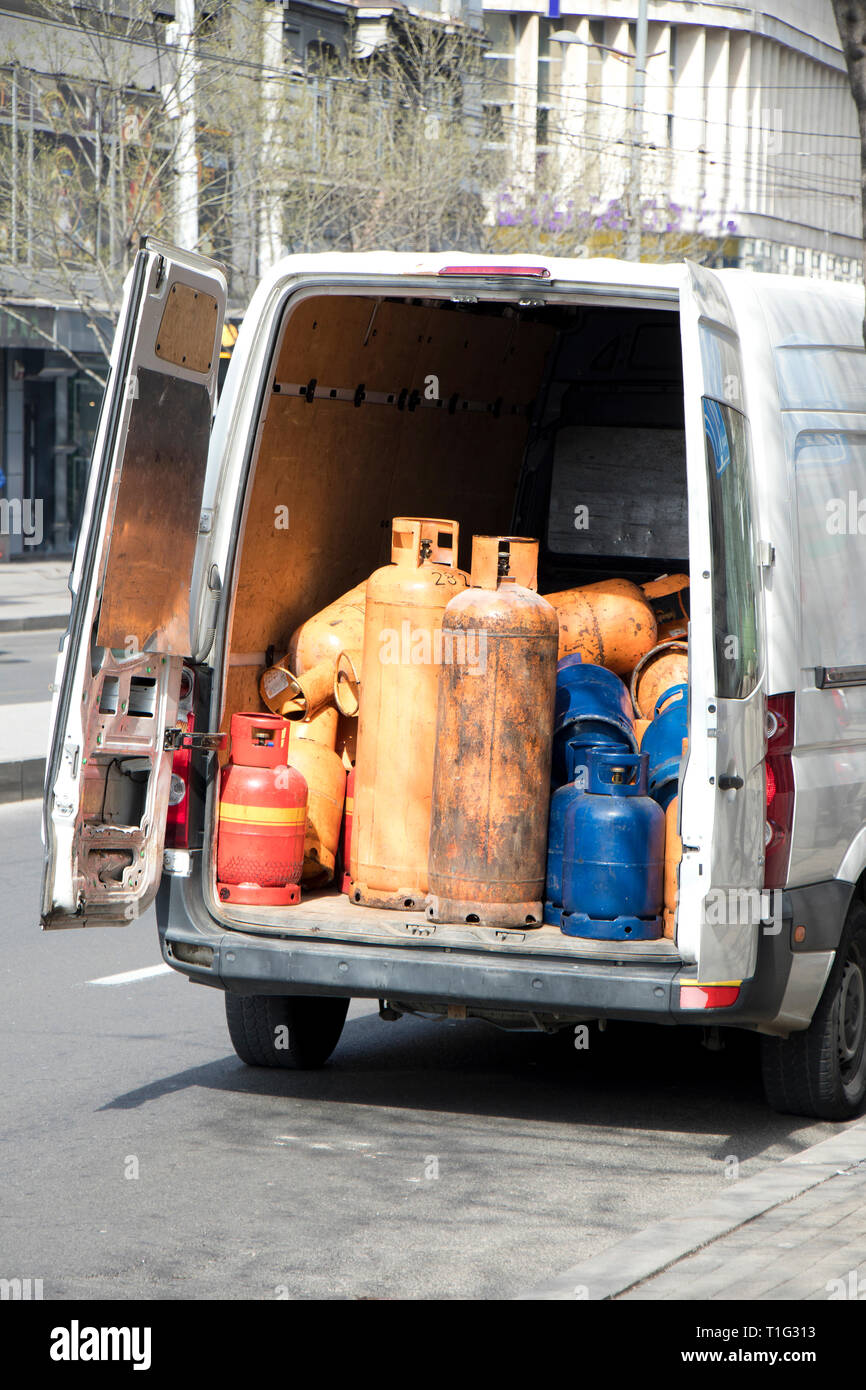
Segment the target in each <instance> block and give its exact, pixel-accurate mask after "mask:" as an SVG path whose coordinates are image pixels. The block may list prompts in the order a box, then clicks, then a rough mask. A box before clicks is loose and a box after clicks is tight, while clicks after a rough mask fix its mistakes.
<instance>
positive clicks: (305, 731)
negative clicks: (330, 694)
mask: <svg viewBox="0 0 866 1390" xmlns="http://www.w3.org/2000/svg"><path fill="white" fill-rule="evenodd" d="M339 723H340V716H339V715H338V714H337V711H336V710H335V709H334V708H333V707H332V706H330V705H326V706H325V708H324V709H320V710H319V712H318V714H314V715H313V717H312V719H298V720H295V721H293V722H292V737H293V738H308V739H309V740H310V741H311V742H312V743H320V744H321V745H322V747H323V748H330V749H331V750H333V749H334V748H335V747H336V743H337V729H338V727H339Z"/></svg>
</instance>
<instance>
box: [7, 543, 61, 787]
mask: <svg viewBox="0 0 866 1390" xmlns="http://www.w3.org/2000/svg"><path fill="white" fill-rule="evenodd" d="M69 564H70V562H69V560H66V559H59V558H58V559H56V560H34V561H19V562H10V563H9V564H0V633H3V632H7V633H14V632H38V631H44V632H48V631H52V630H53V631H56V632H57V634H58V637H59V635H60V633H61V632H62V631H63V630H64V628H65V627H66V624H67V621H68V617H69V605H70V601H71V599H70V593H69V588H68V583H67V581H68V577H69ZM50 713H51V702H50V700H44V701H30V702H28V703H23V704H6V705H3V706H2V709H0V802H8V801H20V800H22V799H26V798H28V797H33V796H41V795H42V783H43V780H44V777H45V754H46V751H47V743H48V729H49V722H50Z"/></svg>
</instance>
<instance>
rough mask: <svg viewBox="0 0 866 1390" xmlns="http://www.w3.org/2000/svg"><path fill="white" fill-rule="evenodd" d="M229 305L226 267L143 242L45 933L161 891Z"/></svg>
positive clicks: (63, 668) (126, 315)
mask: <svg viewBox="0 0 866 1390" xmlns="http://www.w3.org/2000/svg"><path fill="white" fill-rule="evenodd" d="M225 303H226V281H225V276H224V274H223V271H222V270H221V268H220V267H219V266H218V265H217V264H216V263H215V262H213V261H209V260H206V259H205V258H203V257H200V256H195V255H191V254H189V253H187V252H183V251H178V250H176V249H175V248H174V247H169V246H166V245H164V244H162V243H160V242H155V241H152V240H150V239H146V240H145V241H144V242H143V243H142V247H141V250H140V251H139V252H138V254H137V256H136V260H135V264H134V266H133V269H132V271H131V272H130V276H129V278H128V280H127V285H126V291H125V296H124V303H123V308H122V311H121V317H120V322H119V325H118V329H117V333H116V336H115V342H114V348H113V351H112V358H111V366H110V373H109V378H108V384H107V386H106V391H105V396H104V399H103V404H102V413H101V415H100V421H99V427H98V430H97V436H96V443H95V446H94V453H93V459H92V461H91V466H90V476H89V481H88V490H87V496H86V499H85V506H84V515H83V519H82V524H81V531H80V534H79V538H78V545H77V549H76V554H75V560H74V562H73V570H72V580H71V587H72V589H73V602H72V612H71V616H70V623H69V630H68V632H67V633H66V635H65V637H64V639H63V645H62V647H61V654H60V657H59V658H58V663H57V678H56V682H55V695H54V707H53V710H52V731H51V741H50V746H49V756H48V761H47V767H46V779H45V801H44V809H43V839H44V843H45V865H44V875H43V885H42V923H43V926H45V927H66V926H89V925H96V924H122V923H124V922H127V921H130V920H131V919H132V918H134V917H137V916H138V915H139V913H140V912H142V911H143V910H144V908H146V907H147V905H148V904H149V903H150V901H151V899H152V898H153V896H154V894H155V893H156V889H157V886H158V884H159V880H160V876H161V873H162V850H163V840H164V835H165V819H166V811H167V807H168V796H169V785H170V780H171V762H172V752H171V747H172V740H173V737H174V725H175V721H176V718H177V706H178V697H179V693H180V683H181V671H182V666H183V658H184V656H186V655H187V654H188V653H189V652H190V650H191V645H192V644H191V637H190V613H191V611H194V603H193V598H194V596H193V595H192V594H191V584H192V574H193V562H194V558H195V552H196V545H197V541H198V533H199V521H200V515H201V498H202V490H203V487H204V480H205V470H206V467H207V453H208V443H209V438H210V428H211V419H212V416H213V409H214V400H215V391H216V381H217V369H218V365H219V345H220V335H221V332H222V325H223V319H224V316H225Z"/></svg>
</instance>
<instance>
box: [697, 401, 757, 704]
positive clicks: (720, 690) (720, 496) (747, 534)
mask: <svg viewBox="0 0 866 1390" xmlns="http://www.w3.org/2000/svg"><path fill="white" fill-rule="evenodd" d="M704 437H705V440H706V450H707V471H708V475H709V495H710V530H711V540H712V554H713V613H714V629H715V650H716V692H717V694H718V696H719V698H720V699H722V700H742V699H745V697H746V696H747V695H750V694H751V693H752V691H753V690H754V689H755V686H756V685H757V682H758V675H759V607H758V593H757V585H756V575H757V565H756V559H755V543H754V537H753V533H752V510H751V496H750V487H749V471H750V470H749V435H748V428H747V425H746V420H745V417H744V416H742V415H741V414H740V413H739V411H737V410H733V409H732V408H731V407H730V406H729V405H722V404H721V403H720V402H719V401H714V400H711V399H709V398H708V397H705V398H704Z"/></svg>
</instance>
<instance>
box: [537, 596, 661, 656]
mask: <svg viewBox="0 0 866 1390" xmlns="http://www.w3.org/2000/svg"><path fill="white" fill-rule="evenodd" d="M546 598H547V601H548V603H551V604H553V607H554V608H555V609H556V612H557V615H558V617H559V659H560V660H562V658H563V657H564V656H570V655H571V653H572V652H580V654H581V656H582V657H583V659H584V661H591V662H593V664H594V665H596V666H606V667H607V669H608V670H609V671H614V672H615V673H616V674H617V675H618V676H627V675H628V673H629V671H632V670H633V669H634V667H635V666H636V665H637V663H638V662H639V661H640V659H641V657H642V656H643V655H644V653H645V652H648V651H649V650H650V649H651V648H652V647H654V646H655V642H656V619H655V614H654V613H653V610H652V606H651V605H650V603H649V600H648V599H647V598H646V596H645V594H644V593H643V590H642V589H640V588H639V587H638V585H637V584H632V583H631V581H630V580H628V579H603V580H602V581H601V582H600V583H598V584H586V585H584V587H583V588H581V589H563V590H561V592H559V593H556V594H547V595H546Z"/></svg>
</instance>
